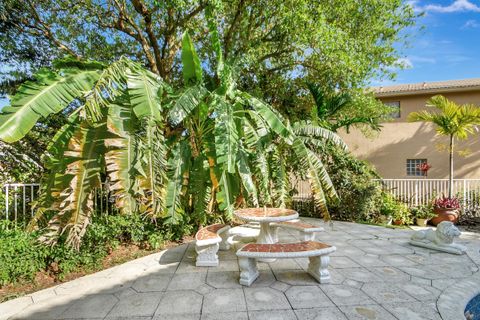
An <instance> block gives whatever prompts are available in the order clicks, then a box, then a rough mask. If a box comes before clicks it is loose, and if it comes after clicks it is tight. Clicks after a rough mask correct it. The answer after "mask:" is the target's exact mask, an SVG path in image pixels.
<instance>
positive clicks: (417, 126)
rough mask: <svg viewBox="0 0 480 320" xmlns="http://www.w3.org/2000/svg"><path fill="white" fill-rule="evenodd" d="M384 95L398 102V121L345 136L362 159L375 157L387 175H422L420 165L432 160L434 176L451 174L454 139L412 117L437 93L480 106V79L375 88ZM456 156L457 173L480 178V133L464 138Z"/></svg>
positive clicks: (394, 103) (384, 98)
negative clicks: (450, 145) (367, 133)
mask: <svg viewBox="0 0 480 320" xmlns="http://www.w3.org/2000/svg"><path fill="white" fill-rule="evenodd" d="M372 90H373V91H374V92H375V94H376V96H377V97H378V99H380V100H381V101H382V102H384V103H385V104H387V105H389V106H391V107H392V117H393V119H392V121H391V122H386V123H383V127H382V130H381V132H379V133H378V134H376V135H375V136H374V137H365V136H364V135H363V134H362V133H361V132H359V131H358V130H351V132H350V134H345V133H341V136H342V137H343V139H344V140H345V142H346V143H347V144H348V146H349V147H350V150H351V151H352V152H353V153H354V154H355V155H356V156H358V157H359V158H361V159H366V160H368V161H369V162H371V163H372V164H373V165H374V166H375V168H376V169H377V171H378V173H379V174H380V175H381V176H382V177H383V178H418V177H419V176H422V172H421V170H419V169H418V167H417V165H418V164H421V163H422V162H428V163H429V164H430V165H432V168H431V169H430V170H429V171H428V177H429V178H447V177H448V168H449V162H448V161H449V160H448V152H447V151H446V148H447V146H448V139H447V138H445V137H440V136H438V135H436V132H435V127H434V125H432V124H427V123H421V122H415V123H410V122H408V121H407V117H408V114H409V113H411V112H413V111H420V110H424V109H427V110H428V109H431V110H434V109H433V108H429V107H426V101H427V100H428V99H429V98H430V97H432V96H434V95H437V94H441V95H443V96H445V97H447V98H448V99H450V100H452V101H454V102H456V103H458V104H464V103H472V104H475V105H478V106H480V78H479V79H465V80H451V81H441V82H424V83H416V84H404V85H394V86H385V87H375V88H372ZM455 149H456V151H457V152H456V154H455V158H454V170H455V178H480V132H479V134H478V135H476V136H473V137H471V138H470V139H468V140H467V141H459V142H458V143H457V145H456V148H455Z"/></svg>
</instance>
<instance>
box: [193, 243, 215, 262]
mask: <svg viewBox="0 0 480 320" xmlns="http://www.w3.org/2000/svg"><path fill="white" fill-rule="evenodd" d="M218 247H219V245H218V243H215V244H212V245H209V246H202V247H198V246H196V247H195V251H197V262H196V264H195V265H196V266H197V267H217V266H218V256H217V251H218Z"/></svg>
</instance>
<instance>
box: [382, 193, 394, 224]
mask: <svg viewBox="0 0 480 320" xmlns="http://www.w3.org/2000/svg"><path fill="white" fill-rule="evenodd" d="M396 208H397V200H396V199H395V198H394V197H393V196H392V195H391V194H390V193H387V192H384V193H382V197H381V205H380V210H379V216H378V220H379V222H380V223H382V224H392V220H393V213H394V212H395V210H396Z"/></svg>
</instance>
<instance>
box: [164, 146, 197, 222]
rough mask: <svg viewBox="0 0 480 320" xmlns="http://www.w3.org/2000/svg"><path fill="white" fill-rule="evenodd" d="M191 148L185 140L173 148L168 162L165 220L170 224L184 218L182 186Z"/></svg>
mask: <svg viewBox="0 0 480 320" xmlns="http://www.w3.org/2000/svg"><path fill="white" fill-rule="evenodd" d="M190 157H191V150H190V146H189V145H188V143H187V142H186V141H185V140H184V141H182V142H180V143H179V144H177V146H176V147H175V148H174V149H173V150H172V156H171V158H170V160H169V162H168V167H169V171H168V178H169V180H168V185H167V193H166V198H165V202H166V203H165V206H166V212H165V218H166V219H165V220H166V222H167V223H169V224H178V223H179V222H180V221H181V220H182V218H183V217H182V216H183V214H184V207H183V205H182V200H181V196H182V188H183V186H184V174H185V172H186V171H187V170H188V169H189V167H188V166H189V163H190Z"/></svg>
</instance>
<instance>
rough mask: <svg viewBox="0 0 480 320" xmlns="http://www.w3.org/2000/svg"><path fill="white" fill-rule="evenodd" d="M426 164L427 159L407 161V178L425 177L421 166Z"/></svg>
mask: <svg viewBox="0 0 480 320" xmlns="http://www.w3.org/2000/svg"><path fill="white" fill-rule="evenodd" d="M426 162H427V159H407V176H423V175H424V173H423V172H422V170H421V169H420V165H421V164H422V163H426Z"/></svg>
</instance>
